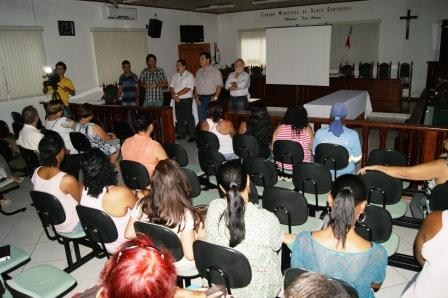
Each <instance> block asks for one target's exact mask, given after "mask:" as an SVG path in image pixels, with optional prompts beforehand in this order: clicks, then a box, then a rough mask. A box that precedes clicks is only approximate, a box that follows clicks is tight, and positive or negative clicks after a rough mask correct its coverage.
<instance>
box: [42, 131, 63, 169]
mask: <svg viewBox="0 0 448 298" xmlns="http://www.w3.org/2000/svg"><path fill="white" fill-rule="evenodd" d="M62 149H64V140H63V139H62V137H61V136H60V135H59V134H58V133H52V134H48V135H45V136H44V137H43V138H42V139H41V140H40V142H39V163H40V165H41V166H43V167H56V166H57V165H58V161H57V160H56V155H58V154H59V152H61V150H62Z"/></svg>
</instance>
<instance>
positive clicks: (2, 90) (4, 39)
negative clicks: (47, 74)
mask: <svg viewBox="0 0 448 298" xmlns="http://www.w3.org/2000/svg"><path fill="white" fill-rule="evenodd" d="M45 65H46V59H45V49H44V43H43V38H42V29H41V28H35V27H33V28H29V29H25V28H23V27H17V28H14V27H0V100H6V99H16V98H23V97H29V96H36V95H40V94H42V81H43V78H42V75H43V67H44V66H45Z"/></svg>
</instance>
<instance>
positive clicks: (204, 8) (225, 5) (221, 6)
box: [196, 0, 289, 11]
mask: <svg viewBox="0 0 448 298" xmlns="http://www.w3.org/2000/svg"><path fill="white" fill-rule="evenodd" d="M288 1H289V0H288ZM234 7H235V5H234V4H232V3H229V4H216V5H209V6H203V7H198V8H196V10H197V11H203V10H214V9H220V8H234Z"/></svg>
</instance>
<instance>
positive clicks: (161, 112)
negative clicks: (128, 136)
mask: <svg viewBox="0 0 448 298" xmlns="http://www.w3.org/2000/svg"><path fill="white" fill-rule="evenodd" d="M80 105H81V104H77V103H70V108H71V110H72V112H73V113H74V114H75V115H76V110H77V108H78V107H79V106H80ZM92 109H93V114H94V116H95V118H96V119H97V120H99V121H100V122H101V124H102V126H103V128H104V130H106V131H108V132H112V131H114V123H115V122H117V121H121V122H128V117H129V115H130V117H131V123H132V127H135V126H134V124H135V116H136V115H137V113H138V112H143V113H148V114H151V115H152V117H153V118H154V133H153V139H155V140H157V141H158V142H160V143H164V142H170V143H174V142H175V139H176V135H175V129H174V122H173V110H172V109H171V108H170V107H151V108H137V107H123V106H116V105H92Z"/></svg>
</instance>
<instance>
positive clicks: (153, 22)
mask: <svg viewBox="0 0 448 298" xmlns="http://www.w3.org/2000/svg"><path fill="white" fill-rule="evenodd" d="M161 33H162V21H161V20H158V19H149V26H148V35H149V36H150V37H152V38H160V34H161Z"/></svg>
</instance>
